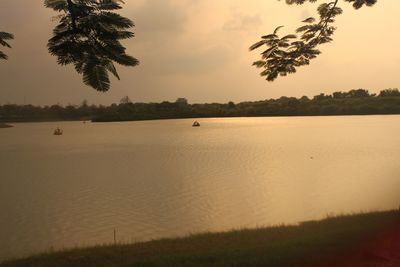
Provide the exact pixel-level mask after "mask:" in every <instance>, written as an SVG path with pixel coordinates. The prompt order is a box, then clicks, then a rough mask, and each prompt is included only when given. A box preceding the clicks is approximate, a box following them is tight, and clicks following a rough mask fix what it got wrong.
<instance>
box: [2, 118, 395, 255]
mask: <svg viewBox="0 0 400 267" xmlns="http://www.w3.org/2000/svg"><path fill="white" fill-rule="evenodd" d="M192 122H193V121H192V120H166V121H147V122H126V123H104V124H101V123H96V124H92V123H86V124H83V123H82V122H62V123H27V124H15V127H14V128H11V129H1V130H0V259H1V258H3V259H4V258H8V257H19V256H23V255H27V254H31V253H36V252H40V251H44V250H48V249H50V248H54V249H60V248H70V247H74V246H87V245H93V244H101V243H110V242H112V241H113V230H114V229H116V231H117V238H118V241H120V242H132V241H133V242H134V241H143V240H149V239H153V238H160V237H175V236H182V235H187V234H189V233H195V232H204V231H225V230H230V229H233V228H243V227H257V226H268V225H274V224H280V223H287V224H289V223H297V222H300V221H304V220H310V219H320V218H324V217H326V216H327V215H330V214H342V213H351V212H359V211H372V210H384V209H392V208H397V207H398V206H399V204H400V201H399V200H400V199H399V195H400V194H399V193H400V192H399V191H400V164H399V159H400V135H399V132H400V116H363V117H362V116H353V117H293V118H233V119H202V120H200V123H201V124H202V126H201V127H199V128H193V127H191V124H192ZM58 126H59V127H61V128H62V129H63V130H64V135H63V136H53V135H52V132H53V130H54V129H55V128H56V127H58Z"/></svg>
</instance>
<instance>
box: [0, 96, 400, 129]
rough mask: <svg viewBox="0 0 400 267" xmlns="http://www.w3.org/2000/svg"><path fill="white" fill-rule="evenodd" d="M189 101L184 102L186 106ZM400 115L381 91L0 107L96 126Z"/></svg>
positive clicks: (14, 114) (21, 117) (7, 117)
mask: <svg viewBox="0 0 400 267" xmlns="http://www.w3.org/2000/svg"><path fill="white" fill-rule="evenodd" d="M186 101H187V100H186ZM369 114H400V93H399V91H398V90H397V89H385V90H382V91H381V92H380V94H379V95H378V96H376V95H375V94H370V93H369V92H368V91H367V90H364V89H356V90H350V91H349V92H335V93H333V94H332V95H329V94H319V95H316V96H314V97H313V98H312V99H310V98H308V97H307V96H303V97H301V98H295V97H286V96H283V97H281V98H279V99H268V100H262V101H255V102H242V103H237V104H235V103H233V102H228V103H226V104H219V103H211V104H189V103H187V102H183V101H182V100H181V101H175V102H167V101H164V102H161V103H132V102H130V99H129V97H128V98H126V97H124V98H123V101H121V102H120V103H119V104H112V105H110V106H108V107H105V106H95V105H89V104H88V103H87V101H84V102H82V104H81V105H79V106H74V105H67V106H66V107H62V106H60V105H53V106H50V107H49V106H45V107H35V106H32V105H23V106H20V105H11V104H8V105H3V106H0V121H4V122H15V121H48V120H90V119H92V120H94V121H130V120H154V119H178V118H209V117H246V116H324V115H369Z"/></svg>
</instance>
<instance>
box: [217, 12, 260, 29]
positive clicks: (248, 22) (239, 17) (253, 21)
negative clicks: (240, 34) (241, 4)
mask: <svg viewBox="0 0 400 267" xmlns="http://www.w3.org/2000/svg"><path fill="white" fill-rule="evenodd" d="M262 23H263V21H262V19H261V17H260V15H259V14H256V15H243V14H240V13H239V14H235V15H233V16H232V17H231V18H230V19H229V20H228V21H227V22H226V23H225V24H224V26H223V30H226V31H251V30H254V29H257V28H258V27H259V26H260V25H262Z"/></svg>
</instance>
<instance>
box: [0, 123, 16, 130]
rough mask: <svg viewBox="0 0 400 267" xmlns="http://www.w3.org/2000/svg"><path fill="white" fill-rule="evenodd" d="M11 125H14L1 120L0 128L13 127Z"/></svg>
mask: <svg viewBox="0 0 400 267" xmlns="http://www.w3.org/2000/svg"><path fill="white" fill-rule="evenodd" d="M11 127H13V126H12V125H9V124H6V123H2V122H0V129H1V128H11Z"/></svg>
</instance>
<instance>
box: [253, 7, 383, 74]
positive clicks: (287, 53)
mask: <svg viewBox="0 0 400 267" xmlns="http://www.w3.org/2000/svg"><path fill="white" fill-rule="evenodd" d="M343 1H345V2H350V3H352V4H353V7H354V8H355V9H359V8H361V7H363V6H364V5H366V6H372V5H374V4H375V3H376V2H377V0H343ZM305 2H311V3H314V2H317V0H286V3H287V4H289V5H292V4H297V5H301V4H304V3H305ZM338 4H339V0H332V1H331V2H327V3H322V4H321V5H319V7H318V9H317V11H318V16H319V18H318V19H316V18H314V17H310V18H306V19H305V20H303V21H302V22H303V24H304V25H302V26H301V27H299V28H297V30H296V34H289V35H285V36H283V37H280V36H279V35H278V31H279V30H280V29H281V28H282V27H283V26H279V27H277V28H276V29H275V31H274V32H273V33H271V34H267V35H264V36H262V37H261V40H260V41H258V42H257V43H255V44H253V45H252V46H251V47H250V50H251V51H252V50H255V49H258V48H261V47H264V49H265V50H264V51H263V52H262V53H261V59H260V60H258V61H256V62H254V63H253V65H254V66H256V67H257V68H262V69H264V70H263V71H262V72H261V73H260V75H261V76H264V77H266V79H267V80H268V81H274V80H275V79H276V78H277V77H278V76H279V75H280V76H286V75H288V74H290V73H295V72H296V70H297V68H298V67H300V66H304V65H308V64H310V60H311V59H313V58H316V57H317V56H318V55H319V54H320V53H321V52H320V51H319V50H318V46H319V45H321V44H325V43H329V42H331V41H332V36H333V34H334V33H335V30H336V27H334V26H333V23H334V22H335V18H336V17H337V16H338V15H340V14H342V12H343V10H342V9H341V8H340V7H339V6H338ZM297 34H300V36H298V35H297Z"/></svg>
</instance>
